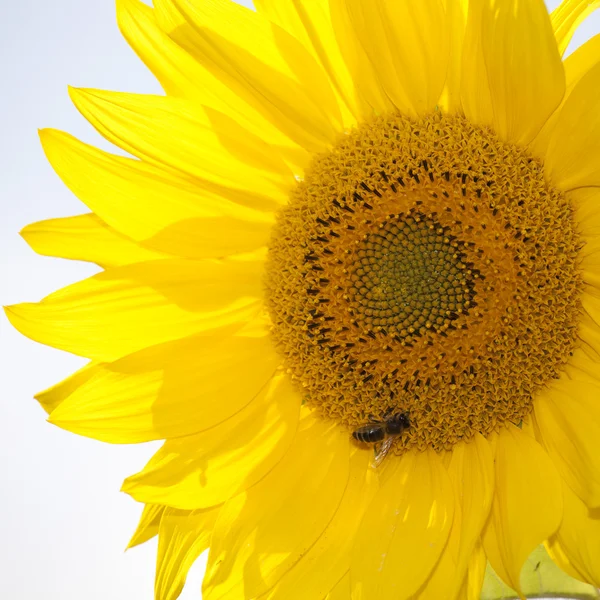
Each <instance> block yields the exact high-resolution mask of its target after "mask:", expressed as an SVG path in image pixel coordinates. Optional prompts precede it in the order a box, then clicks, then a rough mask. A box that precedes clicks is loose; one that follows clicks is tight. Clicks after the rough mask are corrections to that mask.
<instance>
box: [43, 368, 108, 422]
mask: <svg viewBox="0 0 600 600" xmlns="http://www.w3.org/2000/svg"><path fill="white" fill-rule="evenodd" d="M95 366H96V364H95V363H93V362H91V363H88V364H87V365H86V366H85V367H83V368H81V369H79V370H78V371H75V373H73V374H72V375H69V377H67V378H66V379H63V380H62V381H61V382H59V383H57V384H55V385H53V386H52V387H49V388H48V389H46V390H43V391H41V392H38V393H37V394H36V395H35V399H36V400H37V401H38V402H39V403H40V405H41V407H42V408H43V409H44V410H45V411H46V412H47V413H48V414H50V413H51V412H52V411H53V410H54V409H55V408H56V407H57V406H58V405H59V404H60V403H61V402H62V401H63V400H64V399H65V398H68V397H69V396H70V395H71V394H72V393H73V391H74V390H76V389H77V388H78V387H79V386H81V385H83V384H84V383H85V382H86V381H87V380H88V379H89V378H90V377H92V375H93V374H94V367H95Z"/></svg>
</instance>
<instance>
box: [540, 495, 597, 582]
mask: <svg viewBox="0 0 600 600" xmlns="http://www.w3.org/2000/svg"><path fill="white" fill-rule="evenodd" d="M563 498H564V516H563V520H562V523H561V525H560V528H559V530H558V531H557V532H556V535H555V536H554V537H552V538H550V540H548V550H549V551H550V553H551V556H552V558H553V559H554V560H555V561H556V562H557V563H558V565H559V566H560V567H561V568H562V569H563V570H565V571H566V572H567V573H569V574H570V575H572V576H573V577H575V578H577V579H580V580H581V581H585V582H586V583H590V584H592V585H594V586H595V587H596V588H598V587H600V552H599V550H598V548H599V540H600V512H599V511H598V509H594V510H590V509H588V507H587V506H586V505H585V504H584V503H583V502H582V501H581V500H580V499H579V498H578V497H577V495H576V494H574V493H573V491H572V490H571V489H570V488H569V486H567V485H563ZM563 557H564V558H563Z"/></svg>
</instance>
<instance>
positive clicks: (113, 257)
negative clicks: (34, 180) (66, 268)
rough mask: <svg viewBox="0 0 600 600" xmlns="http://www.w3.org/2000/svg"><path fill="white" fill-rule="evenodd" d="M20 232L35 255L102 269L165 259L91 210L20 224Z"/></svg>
mask: <svg viewBox="0 0 600 600" xmlns="http://www.w3.org/2000/svg"><path fill="white" fill-rule="evenodd" d="M21 235H22V236H23V238H24V239H25V241H26V242H27V243H28V244H29V245H30V246H31V248H33V250H35V252H37V253H38V254H43V255H45V256H59V257H61V258H70V259H73V260H85V261H88V262H93V263H96V264H97V265H100V266H101V267H104V268H110V267H118V266H119V265H127V264H130V263H135V262H142V261H145V260H154V259H157V258H166V255H165V254H164V253H162V252H157V251H155V250H147V249H145V248H143V247H142V246H140V245H139V244H137V243H135V242H134V241H133V240H131V239H129V238H127V237H125V236H124V235H121V234H120V233H118V232H117V231H115V230H114V229H112V228H111V227H109V226H108V225H106V224H105V223H103V222H102V221H101V220H100V219H99V218H98V217H97V216H96V215H94V214H92V213H90V214H85V215H77V216H76V217H63V218H60V219H48V220H46V221H38V222H37V223H32V224H31V225H27V226H26V227H24V228H23V229H22V230H21Z"/></svg>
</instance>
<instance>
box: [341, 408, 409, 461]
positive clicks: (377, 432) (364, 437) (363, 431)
mask: <svg viewBox="0 0 600 600" xmlns="http://www.w3.org/2000/svg"><path fill="white" fill-rule="evenodd" d="M409 427H410V420H409V418H408V413H406V412H399V413H393V414H392V413H391V411H388V413H387V415H386V416H384V418H383V419H382V420H380V421H377V420H373V421H371V422H370V423H367V424H366V425H361V426H360V427H358V428H357V429H355V430H354V431H353V432H352V437H353V438H354V439H355V440H357V441H359V442H363V443H365V444H377V443H379V442H383V443H382V444H381V446H380V448H379V449H378V450H377V452H376V454H375V458H374V459H373V462H372V463H371V467H373V468H376V467H378V466H379V465H380V464H381V462H382V461H383V459H384V458H385V457H386V455H387V453H388V452H389V450H390V448H391V447H392V443H393V442H394V439H395V438H397V437H398V436H399V435H402V432H403V431H404V430H405V429H408V428H409Z"/></svg>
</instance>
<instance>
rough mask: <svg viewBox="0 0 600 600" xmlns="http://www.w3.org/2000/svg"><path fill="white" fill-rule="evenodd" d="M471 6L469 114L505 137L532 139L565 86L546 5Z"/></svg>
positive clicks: (466, 70)
mask: <svg viewBox="0 0 600 600" xmlns="http://www.w3.org/2000/svg"><path fill="white" fill-rule="evenodd" d="M471 10H472V14H470V15H469V21H468V24H467V33H466V36H465V49H464V53H463V54H464V57H465V58H464V64H463V85H462V97H463V108H464V109H465V114H466V116H467V117H468V118H469V119H470V120H472V121H474V122H475V123H478V124H481V125H490V126H491V127H492V128H493V129H494V130H495V131H496V133H498V134H499V135H500V136H501V137H502V138H503V139H506V140H508V141H511V142H516V143H528V142H529V141H531V140H532V139H533V138H534V137H535V135H536V134H537V133H538V132H539V131H540V129H541V128H542V126H543V125H544V123H545V122H546V120H547V119H548V117H550V115H551V114H552V112H553V111H554V109H555V108H556V107H557V106H558V105H559V104H560V101H561V99H562V97H563V95H564V92H565V75H564V70H563V65H562V62H561V60H560V55H559V53H558V48H557V45H556V40H555V38H554V33H553V31H552V27H551V25H550V19H549V17H548V13H547V10H546V6H545V4H544V2H543V0H529V1H527V2H522V1H520V0H474V1H473V6H472V7H471V5H469V11H471ZM486 81H487V86H486ZM486 87H487V88H488V89H486ZM482 88H483V89H482Z"/></svg>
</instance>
